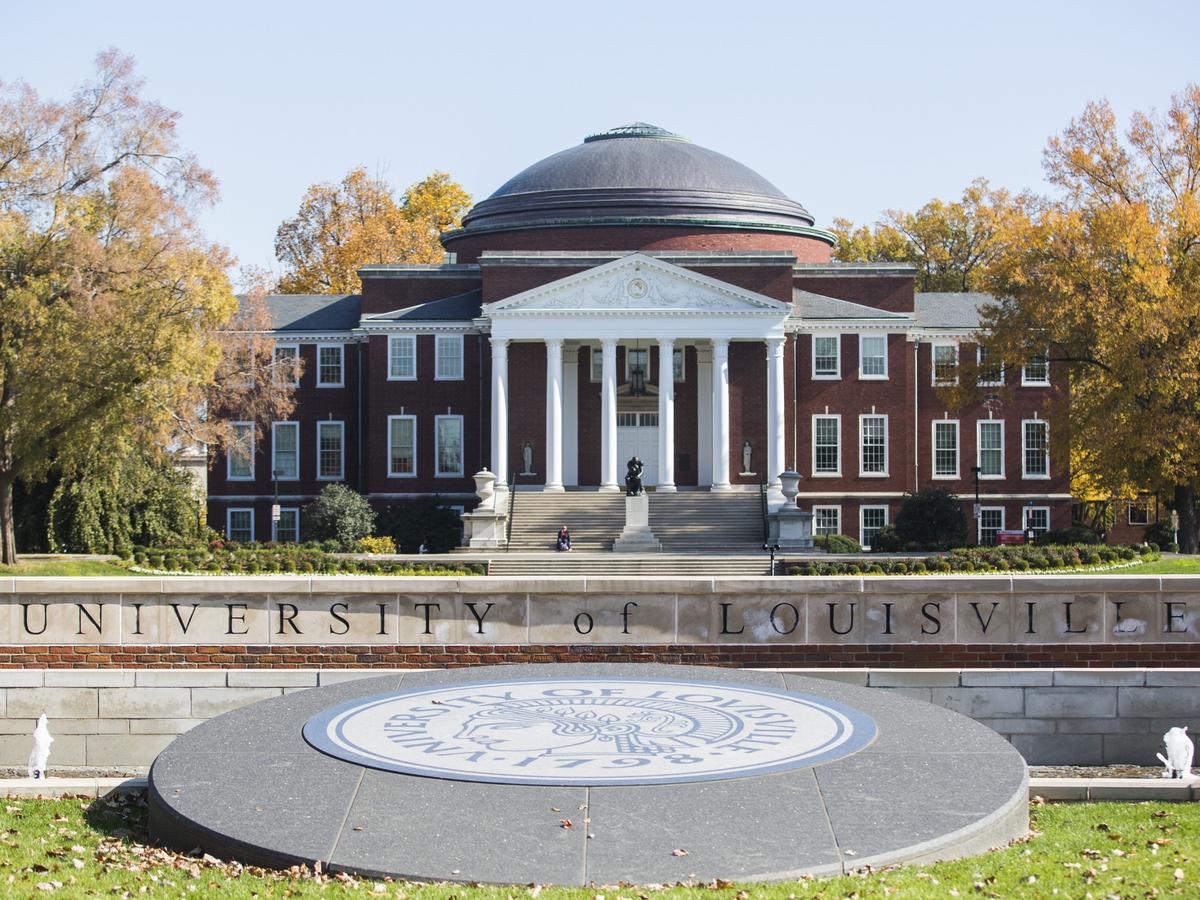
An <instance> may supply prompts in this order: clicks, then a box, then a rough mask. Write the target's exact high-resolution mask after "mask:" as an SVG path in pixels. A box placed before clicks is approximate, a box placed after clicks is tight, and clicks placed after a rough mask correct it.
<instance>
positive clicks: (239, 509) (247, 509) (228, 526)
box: [225, 506, 254, 543]
mask: <svg viewBox="0 0 1200 900" xmlns="http://www.w3.org/2000/svg"><path fill="white" fill-rule="evenodd" d="M234 513H249V514H250V538H249V540H247V541H244V542H243V541H238V543H249V542H250V541H253V540H254V507H253V506H229V507H226V509H225V540H227V541H232V540H236V539H235V538H234V537H232V536H231V534H232V522H233V514H234Z"/></svg>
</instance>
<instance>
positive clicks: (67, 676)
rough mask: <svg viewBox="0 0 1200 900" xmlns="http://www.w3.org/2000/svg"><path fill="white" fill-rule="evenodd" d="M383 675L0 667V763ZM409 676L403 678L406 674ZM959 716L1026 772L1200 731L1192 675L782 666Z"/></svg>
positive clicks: (146, 747) (1144, 752)
mask: <svg viewBox="0 0 1200 900" xmlns="http://www.w3.org/2000/svg"><path fill="white" fill-rule="evenodd" d="M389 671H399V670H386V669H314V668H308V669H282V670H271V669H250V670H242V669H91V670H63V669H0V766H6V767H10V766H22V767H23V766H24V765H25V763H26V760H27V758H28V755H29V749H30V746H31V739H30V733H31V732H32V731H33V727H34V723H35V720H36V718H37V716H38V715H40V714H41V713H43V712H45V713H46V714H47V715H48V716H49V717H50V720H51V722H50V728H51V732H52V733H53V734H54V735H55V738H56V740H55V743H54V748H53V753H52V755H51V767H52V768H53V767H96V768H110V769H122V770H126V769H134V768H141V767H146V766H149V765H150V763H151V762H153V760H154V757H155V756H156V755H157V754H158V753H159V752H160V751H161V750H162V749H163V748H164V747H166V746H167V744H169V743H170V742H171V740H172V739H174V737H175V736H176V735H178V734H182V733H183V732H185V731H187V730H188V729H189V728H192V727H194V726H195V725H197V724H199V723H200V722H203V721H204V720H206V719H209V718H211V717H213V716H217V715H220V714H221V713H223V712H227V711H228V710H231V709H235V708H237V707H239V706H244V705H246V704H248V703H254V702H256V701H258V700H263V699H266V698H269V697H277V696H280V695H281V694H285V693H289V692H292V691H301V690H307V689H308V688H311V687H317V686H318V685H326V684H333V683H336V682H340V681H347V680H351V679H357V678H371V677H375V676H378V675H384V674H388V672H389ZM410 671H411V670H410ZM786 671H789V672H795V673H797V674H803V675H809V676H812V677H816V678H828V679H834V680H837V681H842V682H845V683H848V684H857V685H863V686H867V687H872V688H876V689H878V690H884V691H897V692H900V693H902V694H904V695H906V696H910V697H915V698H917V699H919V700H926V701H929V702H931V703H936V704H938V705H939V706H944V707H947V708H949V709H953V710H956V711H957V712H961V713H963V714H964V715H968V716H971V717H972V718H974V719H976V720H978V721H980V722H982V723H983V724H985V725H987V726H989V727H990V728H993V729H994V730H996V731H997V732H999V733H1000V734H1002V735H1003V736H1004V737H1006V738H1007V739H1008V740H1010V741H1011V742H1012V743H1013V745H1014V746H1015V747H1016V748H1017V749H1018V750H1020V751H1021V753H1022V754H1023V755H1024V756H1025V758H1026V760H1027V761H1028V762H1029V763H1030V764H1031V765H1100V764H1110V763H1133V764H1140V765H1157V761H1156V760H1155V753H1157V752H1158V751H1159V750H1161V749H1162V734H1163V732H1165V731H1166V730H1167V729H1168V728H1170V727H1172V726H1174V725H1188V726H1190V728H1189V730H1190V731H1191V732H1192V733H1197V732H1200V668H1189V669H1161V668H1152V669H866V668H864V669H787V670H786Z"/></svg>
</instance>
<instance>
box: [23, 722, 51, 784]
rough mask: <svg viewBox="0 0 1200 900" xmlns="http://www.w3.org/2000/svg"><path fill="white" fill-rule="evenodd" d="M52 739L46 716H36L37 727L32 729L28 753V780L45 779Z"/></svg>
mask: <svg viewBox="0 0 1200 900" xmlns="http://www.w3.org/2000/svg"><path fill="white" fill-rule="evenodd" d="M52 743H54V738H53V737H52V736H51V735H50V722H49V720H48V719H47V718H46V714H45V713H42V714H41V715H40V716H38V720H37V727H36V728H34V729H33V749H32V750H31V751H30V752H29V767H28V774H29V777H30V778H45V777H46V763H47V762H48V761H49V759H50V745H51V744H52Z"/></svg>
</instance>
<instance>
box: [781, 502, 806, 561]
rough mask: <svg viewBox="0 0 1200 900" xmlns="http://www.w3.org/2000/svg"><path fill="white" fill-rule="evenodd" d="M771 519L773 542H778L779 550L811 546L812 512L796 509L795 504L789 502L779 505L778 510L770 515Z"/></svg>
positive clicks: (800, 548) (804, 548) (802, 548)
mask: <svg viewBox="0 0 1200 900" xmlns="http://www.w3.org/2000/svg"><path fill="white" fill-rule="evenodd" d="M771 520H772V521H771V526H772V527H771V531H772V532H774V533H773V534H772V538H773V539H774V540H773V543H776V544H778V545H779V549H780V550H811V549H812V548H813V538H812V520H813V515H812V513H810V512H804V511H803V510H801V509H797V508H796V506H795V504H792V503H789V504H787V505H786V506H783V507H780V509H779V511H778V512H776V513H774V514H773V515H772V516H771Z"/></svg>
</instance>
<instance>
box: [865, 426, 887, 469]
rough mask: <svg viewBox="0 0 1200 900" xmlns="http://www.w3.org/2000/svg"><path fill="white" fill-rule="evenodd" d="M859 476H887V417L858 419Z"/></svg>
mask: <svg viewBox="0 0 1200 900" xmlns="http://www.w3.org/2000/svg"><path fill="white" fill-rule="evenodd" d="M858 446H859V463H858V474H859V475H886V474H887V470H888V453H887V416H859V417H858Z"/></svg>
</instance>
